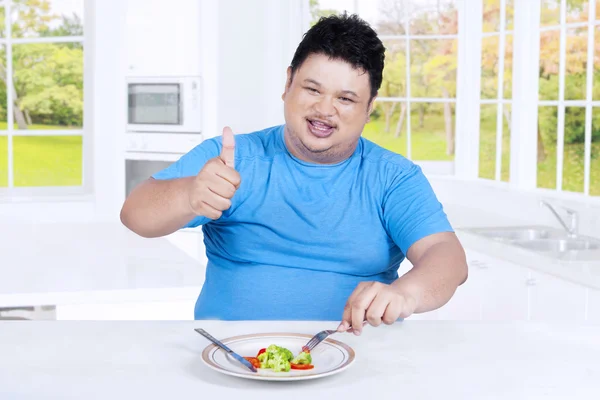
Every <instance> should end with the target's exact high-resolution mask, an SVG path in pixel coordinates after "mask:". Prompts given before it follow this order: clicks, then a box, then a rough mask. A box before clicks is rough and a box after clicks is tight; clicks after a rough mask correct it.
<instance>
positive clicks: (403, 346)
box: [0, 321, 600, 400]
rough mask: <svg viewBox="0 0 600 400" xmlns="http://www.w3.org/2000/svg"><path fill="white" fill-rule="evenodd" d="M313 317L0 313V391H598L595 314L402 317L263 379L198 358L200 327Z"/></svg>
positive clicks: (294, 326)
mask: <svg viewBox="0 0 600 400" xmlns="http://www.w3.org/2000/svg"><path fill="white" fill-rule="evenodd" d="M332 326H335V323H322V322H320V323H314V322H260V323H259V322H252V323H251V322H218V321H190V322H54V321H52V322H51V321H37V322H34V321H18V322H17V321H11V322H2V323H0V354H1V355H2V356H1V357H0V398H2V399H11V400H20V399H34V398H35V399H108V398H110V399H134V398H135V399H145V400H150V399H164V398H190V397H197V398H202V399H214V398H243V399H260V400H264V399H265V398H267V399H279V398H281V399H303V400H306V399H311V400H314V399H328V400H330V399H392V398H402V399H461V400H464V399H477V400H480V399H503V400H504V399H511V400H516V399H527V400H531V399H561V400H564V399H578V400H580V399H590V400H591V399H598V398H600V362H598V360H600V326H585V325H580V326H576V325H573V324H557V325H548V324H540V323H532V322H529V323H526V322H514V323H497V324H494V323H459V322H456V323H453V322H437V321H436V322H433V321H405V322H403V323H397V324H395V325H393V326H385V325H384V326H381V327H378V328H374V327H366V328H365V330H364V333H363V335H362V336H360V337H355V336H353V335H351V334H338V335H336V336H335V339H336V340H341V341H343V342H345V343H347V344H348V345H350V346H352V347H353V348H354V350H355V351H356V356H357V359H356V362H355V363H354V365H352V366H351V367H350V368H349V369H348V370H346V371H343V372H342V373H340V374H337V375H334V376H330V377H325V378H320V379H316V380H312V381H303V382H260V381H249V380H244V379H241V378H235V377H230V376H226V375H223V374H220V373H218V372H215V371H212V370H211V369H209V368H208V367H206V366H205V365H204V364H203V363H202V361H201V358H200V354H201V352H202V350H203V349H204V348H205V346H207V345H209V342H208V341H207V340H206V339H204V338H203V337H202V336H200V335H198V334H197V333H196V332H194V331H193V328H197V327H202V328H204V329H206V330H207V331H208V332H209V333H211V334H213V336H215V337H217V338H220V339H223V338H226V337H229V336H233V335H239V334H248V333H260V332H300V333H310V334H312V333H316V332H317V331H319V330H321V329H324V328H329V327H332Z"/></svg>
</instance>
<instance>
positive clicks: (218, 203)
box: [203, 191, 231, 212]
mask: <svg viewBox="0 0 600 400" xmlns="http://www.w3.org/2000/svg"><path fill="white" fill-rule="evenodd" d="M203 201H204V203H206V204H207V205H209V206H211V207H212V208H214V209H215V210H217V211H219V212H220V211H225V210H227V209H229V207H231V200H229V199H226V198H224V197H221V196H219V195H218V194H216V193H213V192H212V191H210V192H209V193H208V194H206V196H205V197H204V199H203Z"/></svg>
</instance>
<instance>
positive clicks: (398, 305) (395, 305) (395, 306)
mask: <svg viewBox="0 0 600 400" xmlns="http://www.w3.org/2000/svg"><path fill="white" fill-rule="evenodd" d="M404 306H405V304H404V301H403V300H392V301H390V302H389V303H388V305H387V307H386V309H385V312H384V313H383V318H382V319H381V320H382V321H383V323H384V324H386V325H391V324H393V323H394V322H396V321H397V320H398V318H400V315H401V314H402V312H403V310H404Z"/></svg>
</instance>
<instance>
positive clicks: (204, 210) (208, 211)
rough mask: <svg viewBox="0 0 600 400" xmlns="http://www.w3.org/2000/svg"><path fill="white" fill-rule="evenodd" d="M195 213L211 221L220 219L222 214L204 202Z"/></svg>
mask: <svg viewBox="0 0 600 400" xmlns="http://www.w3.org/2000/svg"><path fill="white" fill-rule="evenodd" d="M196 212H197V213H198V214H199V215H203V216H205V217H206V218H210V219H213V220H216V219H219V218H221V215H222V214H223V213H222V212H221V211H219V210H217V209H215V208H214V207H213V206H211V205H210V204H207V203H206V202H204V201H202V202H200V205H199V208H198V210H196Z"/></svg>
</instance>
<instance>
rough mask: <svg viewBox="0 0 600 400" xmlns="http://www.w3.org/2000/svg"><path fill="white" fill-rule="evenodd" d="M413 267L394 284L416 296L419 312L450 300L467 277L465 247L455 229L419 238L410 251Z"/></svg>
mask: <svg viewBox="0 0 600 400" xmlns="http://www.w3.org/2000/svg"><path fill="white" fill-rule="evenodd" d="M407 258H408V260H409V261H410V262H411V263H412V264H413V268H412V269H411V270H410V271H408V272H407V273H406V274H404V275H403V276H401V277H399V278H398V279H397V280H396V281H395V282H393V283H392V284H391V286H392V287H393V288H394V289H396V290H397V291H398V292H400V293H405V294H406V295H407V296H411V297H413V298H414V299H415V303H416V305H415V309H414V310H413V312H415V313H423V312H427V311H431V310H435V309H436V308H439V307H441V306H443V305H444V304H446V303H447V302H448V301H449V300H450V298H451V297H452V296H453V295H454V292H455V291H456V289H457V288H458V286H460V285H461V284H463V283H464V282H465V281H466V280H467V276H468V271H467V260H466V256H465V252H464V249H463V247H462V246H461V244H460V242H459V241H458V238H457V237H456V235H455V234H454V233H452V232H440V233H434V234H433V235H429V236H426V237H424V238H422V239H420V240H418V241H417V242H415V243H414V244H413V245H412V246H411V247H410V249H409V250H408V254H407Z"/></svg>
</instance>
